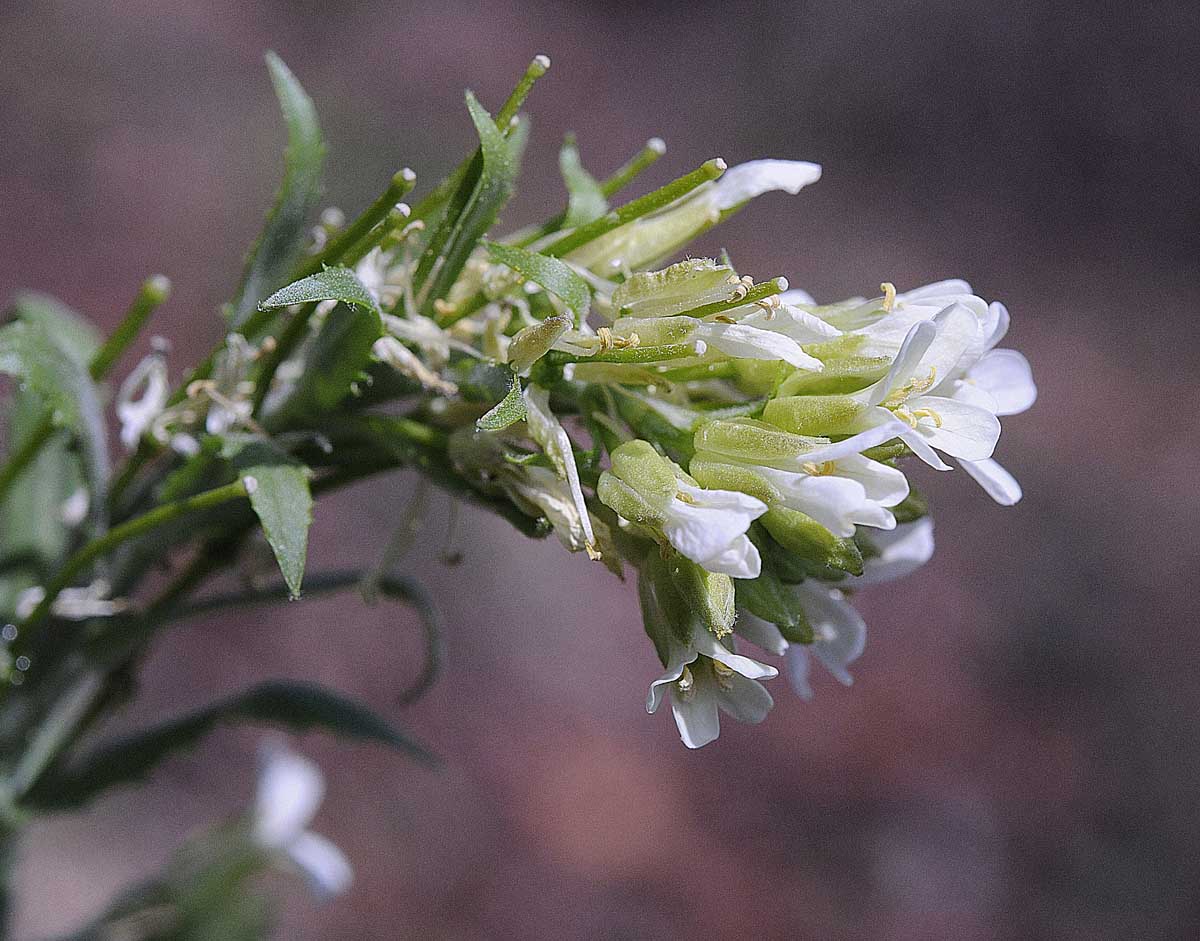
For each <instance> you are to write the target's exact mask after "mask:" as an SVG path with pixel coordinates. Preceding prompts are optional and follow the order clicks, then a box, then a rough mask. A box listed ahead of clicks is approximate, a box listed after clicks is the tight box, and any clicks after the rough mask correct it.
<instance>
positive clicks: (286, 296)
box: [258, 267, 379, 319]
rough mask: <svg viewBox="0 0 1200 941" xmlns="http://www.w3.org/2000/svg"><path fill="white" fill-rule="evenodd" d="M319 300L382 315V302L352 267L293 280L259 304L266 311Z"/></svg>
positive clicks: (330, 270)
mask: <svg viewBox="0 0 1200 941" xmlns="http://www.w3.org/2000/svg"><path fill="white" fill-rule="evenodd" d="M318 301H341V302H342V303H343V304H349V305H352V306H354V307H358V308H360V309H362V310H365V311H371V312H374V313H375V315H376V319H378V315H379V305H378V304H376V303H375V298H374V297H372V296H371V292H370V291H368V290H367V289H366V287H365V286H364V285H363V283H362V282H361V281H359V280H358V275H356V274H355V273H354V272H353V271H351V270H350V269H349V268H344V267H336V268H326V269H325V270H324V271H318V272H317V273H316V274H314V275H309V276H308V277H307V278H301V279H300V280H299V281H294V282H292V283H291V284H289V285H288V286H287V287H283V288H280V289H279V290H278V291H276V292H275V293H274V294H272V295H271V296H270V297H268V298H267V299H266V300H265V301H263V302H262V303H261V304H259V305H258V306H259V307H261V308H262V309H263V310H270V309H272V308H275V307H290V306H291V305H292V304H310V303H316V302H318Z"/></svg>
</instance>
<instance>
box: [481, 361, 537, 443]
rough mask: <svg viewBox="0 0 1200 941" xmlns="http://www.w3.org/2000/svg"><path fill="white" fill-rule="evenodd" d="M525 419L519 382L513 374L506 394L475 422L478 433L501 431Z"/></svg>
mask: <svg viewBox="0 0 1200 941" xmlns="http://www.w3.org/2000/svg"><path fill="white" fill-rule="evenodd" d="M524 417H525V399H524V398H522V396H521V380H520V378H518V376H517V374H516V373H515V372H514V373H512V374H511V378H510V379H509V386H508V394H507V395H506V396H504V398H502V399H501V400H500V401H499V402H497V403H496V405H495V406H494V407H493V408H492V409H491V410H490V411H489V412H488V413H487V414H486V415H484V416H483V417H482V418H480V419H479V420H478V421H476V422H475V427H476V428H478V429H479V430H480V431H502V430H503V429H505V428H507V427H508V426H509V425H515V424H516V423H517V422H519V421H521V420H522V419H523V418H524Z"/></svg>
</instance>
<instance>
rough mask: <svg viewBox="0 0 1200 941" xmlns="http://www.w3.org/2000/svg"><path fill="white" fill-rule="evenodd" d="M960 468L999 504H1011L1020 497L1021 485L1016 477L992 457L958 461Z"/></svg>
mask: <svg viewBox="0 0 1200 941" xmlns="http://www.w3.org/2000/svg"><path fill="white" fill-rule="evenodd" d="M959 463H960V464H961V465H962V469H963V470H965V471H966V472H967V473H968V474H970V475H971V476H972V477H973V478H974V479H975V480H976V481H977V482H978V483H979V486H981V487H982V488H983V489H984V490H985V491H987V495H988V496H989V497H991V498H992V499H993V500H995V501H996V502H997V503H999V504H1000V505H1001V506H1012V505H1013V504H1014V503H1017V502H1018V501H1020V499H1021V496H1022V494H1021V485H1020V484H1019V483H1017V478H1015V477H1014V476H1013V475H1012V474H1010V473H1009V472H1008V471H1007V470H1005V469H1004V467H1003V466H1001V464H1000V463H999V462H998V461H996V460H995V459H994V458H990V457H989V458H986V459H984V460H982V461H959Z"/></svg>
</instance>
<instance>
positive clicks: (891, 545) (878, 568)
mask: <svg viewBox="0 0 1200 941" xmlns="http://www.w3.org/2000/svg"><path fill="white" fill-rule="evenodd" d="M871 543H872V545H874V546H875V548H876V549H878V550H879V555H877V556H873V557H872V558H869V559H867V560H866V561H865V562H864V563H863V569H864V571H863V574H862V576H861V577H859V578H856V579H855V580H854V586H855V587H856V588H857V587H858V586H860V585H878V584H880V583H881V582H890V581H893V580H894V579H897V578H903V577H904V576H905V575H908V574H910V573H912V572H915V571H916V570H917V569H919V568H920V567H921V566H922V565H924V564H925V563H926V562H928V561H929V560H930V559H931V558H933V520H932V519H931V518H930V517H928V516H924V517H922V518H921V519H919V520H916V521H915V522H912V523H905V524H904V525H903V526H897V527H896V528H895V530H893V531H892V532H890V533H872V534H871Z"/></svg>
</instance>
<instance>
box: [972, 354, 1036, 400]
mask: <svg viewBox="0 0 1200 941" xmlns="http://www.w3.org/2000/svg"><path fill="white" fill-rule="evenodd" d="M967 380H968V381H969V382H972V383H974V384H975V385H977V386H979V387H981V388H983V389H985V390H987V391H988V392H990V393H991V394H992V397H993V398H994V399H995V400H996V414H997V415H1017V414H1020V413H1021V412H1023V411H1025V410H1026V409H1028V408H1029V407H1030V406H1031V405H1033V403H1034V402H1036V401H1037V385H1035V384H1034V381H1033V369H1031V368H1030V366H1029V360H1027V359H1026V358H1025V357H1024V356H1022V355H1021V354H1020V353H1018V352H1017V351H1016V350H992V351H991V352H990V353H988V354H987V355H986V356H984V357H983V358H982V359H980V360H979V362H977V363H976V364H975V365H974V366H972V367H971V368H970V370H969V371H968V372H967Z"/></svg>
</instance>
